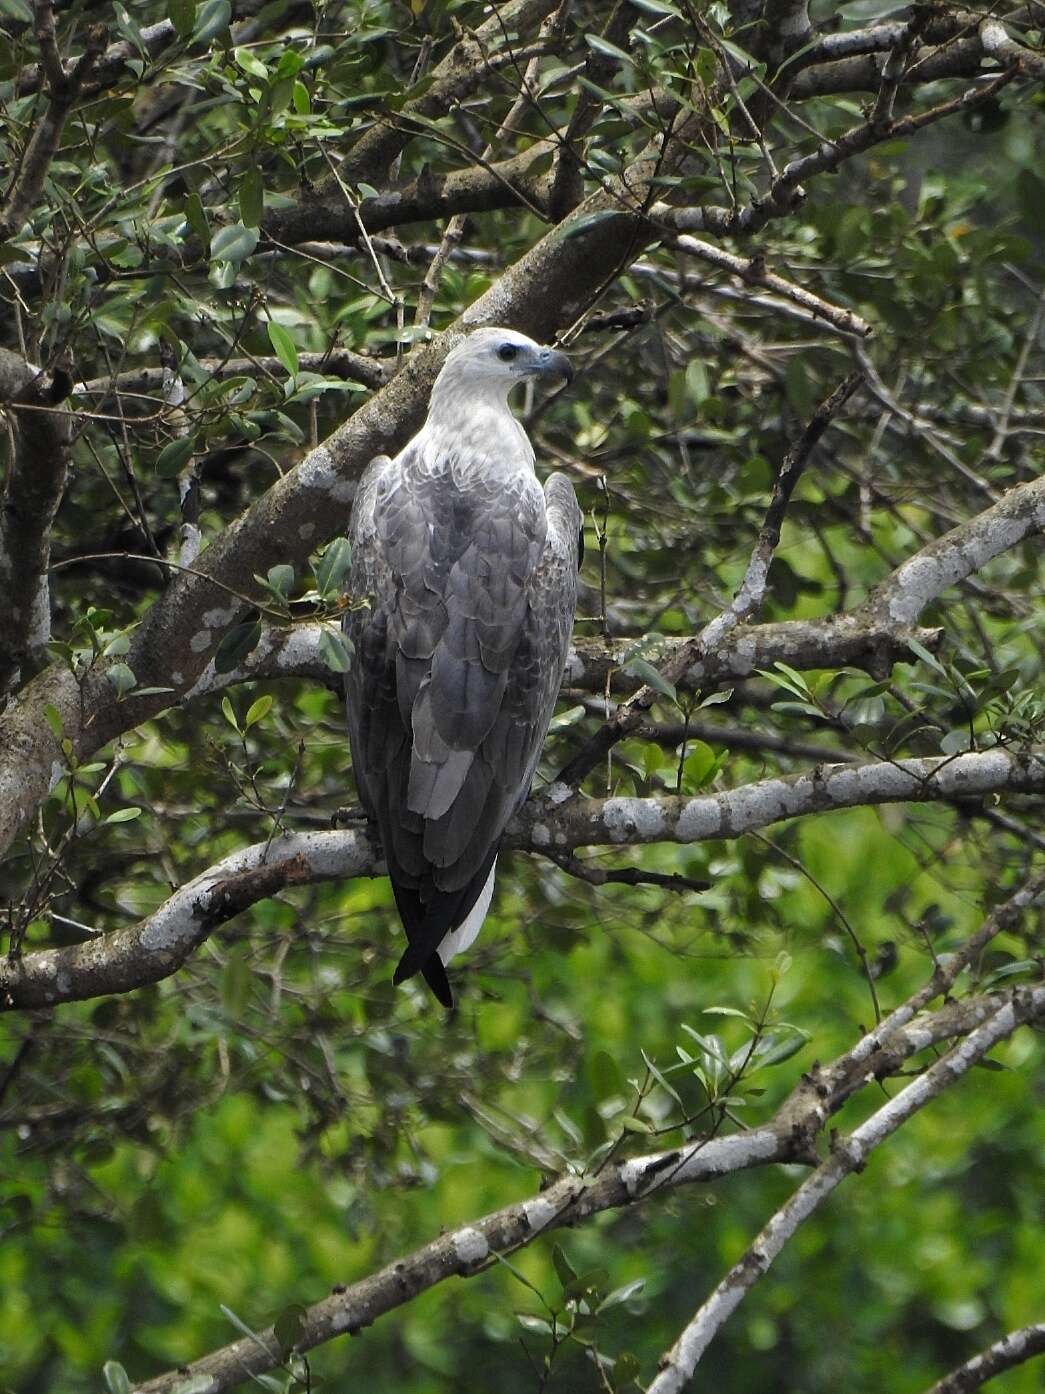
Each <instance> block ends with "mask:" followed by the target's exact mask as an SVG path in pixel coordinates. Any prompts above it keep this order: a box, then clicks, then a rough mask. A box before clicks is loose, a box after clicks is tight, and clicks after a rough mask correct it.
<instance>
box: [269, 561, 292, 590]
mask: <svg viewBox="0 0 1045 1394" xmlns="http://www.w3.org/2000/svg"><path fill="white" fill-rule="evenodd" d="M266 580H267V581H268V583H269V586H270V587H271V588H272V590H274V591H275V592H276V594H277V595H289V594H290V588H291V586H292V585H293V584H294V568H293V567H292V566H287V565H286V563H282V564H281V565H279V566H270V567H269V569H268V572H267V573H266Z"/></svg>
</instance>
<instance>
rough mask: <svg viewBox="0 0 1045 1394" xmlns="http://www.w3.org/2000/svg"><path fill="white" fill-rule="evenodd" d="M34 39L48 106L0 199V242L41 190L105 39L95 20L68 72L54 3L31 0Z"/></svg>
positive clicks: (33, 204) (25, 215)
mask: <svg viewBox="0 0 1045 1394" xmlns="http://www.w3.org/2000/svg"><path fill="white" fill-rule="evenodd" d="M35 9H36V40H37V43H38V44H39V45H40V52H41V57H42V67H43V70H44V73H45V74H46V79H47V105H46V107H45V109H44V112H43V114H42V115H41V116H39V117H37V119H36V121H35V122H34V123H33V133H32V135H31V136H30V138H29V144H28V145H27V147H26V149H25V151H24V153H23V155H22V160H21V164H20V165H19V168H18V172H17V174H16V175H15V177H14V179H13V180H12V181H11V186H10V188H9V189H8V191H7V193H6V194H5V195H4V198H3V200H2V202H0V243H3V242H6V241H7V240H8V239H9V238H11V237H14V236H15V234H16V233H18V232H20V231H21V229H22V225H23V224H24V223H25V221H26V220H27V218H28V217H29V215H30V213H31V212H32V211H33V209H34V208H35V207H36V205H37V203H38V202H39V200H40V195H41V193H42V192H43V187H44V180H45V179H46V178H47V171H48V170H49V169H50V167H51V161H52V160H53V159H54V156H55V152H56V151H57V149H58V146H59V144H60V143H61V139H62V131H63V129H64V127H65V119H66V117H67V116H68V115H69V112H70V111H71V110H72V108H73V106H74V105H75V104H76V101H77V98H78V97H79V95H80V93H81V91H82V90H83V87H84V83H85V82H86V80H87V77H88V76H89V74H90V72H91V69H92V68H93V67H94V64H95V62H96V60H97V58H98V55H99V53H100V52H101V50H102V46H103V45H104V43H105V29H104V28H103V27H102V26H101V25H96V26H95V27H94V28H92V29H90V30H88V33H87V44H86V47H85V48H84V51H83V53H82V54H81V55H80V57H79V58H77V59H76V61H75V62H74V63H73V64H72V65H71V67H70V68H69V71H68V72H66V70H65V69H64V68H63V67H62V60H61V56H60V54H59V52H58V42H57V39H56V38H55V29H54V6H53V5H52V4H50V3H48V0H36V6H35Z"/></svg>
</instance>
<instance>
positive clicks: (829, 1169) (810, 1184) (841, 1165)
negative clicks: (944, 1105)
mask: <svg viewBox="0 0 1045 1394" xmlns="http://www.w3.org/2000/svg"><path fill="white" fill-rule="evenodd" d="M1043 1015H1045V987H1038V988H1029V989H1025V990H1022V991H1020V992H1016V993H1014V994H1013V996H1012V998H1011V999H1009V1000H1005V999H1002V1001H1001V1002H1000V1003H999V1004H998V1006H997V1008H996V1010H995V1011H994V1012H992V1014H991V1015H990V1016H988V1018H987V1019H986V1021H984V1022H983V1024H982V1025H981V1026H978V1027H977V1028H976V1029H975V1030H974V1031H973V1032H972V1033H971V1034H970V1035H968V1036H967V1037H966V1038H965V1039H964V1040H963V1041H961V1042H960V1043H959V1044H958V1045H956V1046H954V1047H953V1049H951V1050H950V1051H948V1053H947V1054H946V1055H945V1056H943V1057H942V1059H940V1060H937V1061H936V1062H935V1064H933V1065H931V1066H930V1067H929V1069H927V1070H926V1071H925V1073H924V1074H922V1075H919V1076H918V1078H917V1079H914V1080H912V1081H911V1083H910V1084H908V1085H907V1086H906V1087H905V1088H904V1089H902V1090H901V1091H900V1092H899V1093H898V1094H897V1095H896V1096H895V1097H894V1098H892V1099H890V1100H889V1102H888V1103H887V1104H885V1105H884V1106H883V1107H882V1108H880V1109H878V1111H877V1112H876V1113H874V1114H872V1116H871V1117H870V1118H869V1119H868V1120H867V1121H866V1122H865V1123H862V1124H861V1125H860V1127H858V1128H856V1129H854V1130H853V1132H851V1133H850V1134H849V1136H848V1137H836V1138H835V1139H833V1141H832V1155H831V1157H830V1158H829V1159H828V1160H827V1161H826V1162H824V1163H823V1164H822V1165H821V1166H820V1167H818V1168H817V1170H816V1171H815V1172H814V1173H813V1174H812V1176H810V1177H809V1178H808V1179H807V1180H806V1181H804V1182H803V1183H802V1185H801V1186H800V1187H799V1188H798V1190H797V1191H796V1192H795V1193H794V1195H793V1196H791V1198H790V1199H789V1200H788V1201H787V1202H786V1203H785V1204H784V1205H783V1206H781V1208H780V1209H779V1210H778V1211H777V1213H776V1214H775V1215H774V1216H773V1218H772V1219H771V1220H770V1221H769V1223H768V1224H767V1225H766V1226H765V1228H764V1229H763V1230H762V1232H761V1233H760V1234H759V1235H758V1237H757V1238H756V1239H755V1241H754V1243H753V1244H752V1245H751V1246H750V1248H749V1249H748V1250H747V1252H746V1253H745V1254H744V1256H743V1257H742V1258H741V1259H740V1260H739V1262H738V1263H736V1264H735V1265H734V1266H733V1268H731V1269H730V1271H729V1273H727V1274H726V1276H725V1277H724V1278H723V1279H722V1281H721V1282H720V1283H719V1284H718V1286H717V1287H716V1288H715V1290H714V1292H713V1293H712V1294H711V1296H710V1297H709V1298H708V1299H707V1301H706V1302H704V1303H703V1305H702V1306H701V1307H700V1309H699V1310H698V1311H697V1313H696V1314H695V1316H694V1317H693V1319H692V1320H691V1321H690V1322H689V1323H688V1324H687V1325H686V1327H685V1328H684V1330H683V1331H682V1333H681V1334H680V1336H679V1338H678V1340H677V1341H676V1342H675V1344H674V1345H673V1346H672V1347H671V1349H670V1350H669V1351H668V1352H667V1353H666V1354H665V1355H664V1356H663V1357H662V1358H661V1361H660V1365H659V1371H658V1374H657V1377H656V1379H655V1380H654V1381H653V1383H652V1384H650V1385H649V1386H648V1389H647V1394H679V1391H681V1390H682V1389H683V1388H684V1387H685V1386H686V1385H687V1384H688V1383H689V1381H690V1379H692V1377H693V1373H694V1371H695V1370H696V1367H697V1365H698V1364H699V1362H700V1360H701V1357H702V1356H703V1354H704V1352H705V1351H706V1350H707V1348H708V1346H709V1345H710V1343H711V1341H712V1340H713V1339H714V1337H715V1335H716V1334H717V1333H718V1331H719V1330H720V1329H721V1327H722V1326H723V1325H724V1323H725V1322H726V1321H727V1320H728V1318H729V1317H730V1316H731V1315H732V1314H733V1312H735V1311H736V1309H737V1307H739V1305H740V1303H741V1302H742V1301H743V1300H744V1298H745V1297H746V1296H747V1295H748V1293H749V1292H750V1291H751V1289H752V1288H753V1287H754V1285H755V1283H757V1282H758V1280H759V1279H760V1278H761V1277H762V1276H763V1274H765V1273H766V1272H767V1271H768V1269H769V1267H770V1265H771V1264H772V1262H773V1260H774V1259H775V1258H777V1256H778V1255H779V1254H780V1252H781V1250H782V1249H783V1248H784V1246H785V1244H787V1243H788V1241H789V1240H790V1239H792V1238H793V1237H794V1235H795V1234H796V1232H797V1231H798V1229H799V1228H800V1227H801V1225H803V1224H804V1223H805V1221H806V1220H808V1219H809V1217H810V1215H812V1214H813V1213H814V1212H815V1211H816V1210H817V1209H818V1208H819V1207H820V1206H821V1205H822V1204H823V1202H824V1201H825V1200H827V1198H828V1197H829V1196H830V1195H831V1193H832V1192H833V1191H834V1190H835V1189H836V1188H837V1187H838V1186H839V1184H840V1183H841V1182H842V1181H844V1180H845V1178H846V1177H847V1176H849V1175H851V1174H852V1173H853V1172H856V1171H862V1170H863V1168H864V1166H865V1165H866V1162H867V1158H868V1157H869V1156H870V1154H871V1153H872V1152H873V1151H874V1150H875V1149H876V1148H878V1147H880V1146H881V1144H882V1143H883V1142H886V1141H887V1140H888V1139H889V1138H890V1137H892V1135H893V1133H895V1132H896V1131H897V1129H898V1128H900V1127H902V1126H903V1124H904V1123H906V1122H907V1121H908V1120H909V1119H910V1118H913V1117H914V1115H915V1114H916V1113H918V1112H919V1111H920V1110H921V1109H923V1108H924V1107H925V1105H926V1104H928V1103H930V1102H931V1101H932V1100H933V1099H935V1098H937V1097H938V1096H939V1095H940V1094H942V1093H943V1092H944V1091H945V1090H946V1089H948V1088H950V1086H951V1085H953V1084H955V1083H957V1081H958V1080H959V1079H961V1078H962V1077H963V1075H965V1074H966V1073H967V1072H968V1071H969V1070H970V1069H971V1068H972V1066H973V1065H975V1064H976V1063H977V1062H978V1061H980V1060H982V1059H983V1057H984V1056H985V1055H986V1054H987V1052H988V1051H990V1050H992V1049H993V1048H994V1047H995V1046H996V1045H998V1044H999V1042H1001V1041H1004V1040H1007V1039H1008V1037H1009V1036H1011V1035H1012V1033H1013V1031H1015V1030H1016V1028H1017V1027H1018V1026H1021V1025H1024V1024H1026V1023H1027V1022H1030V1021H1037V1020H1040V1019H1041V1018H1042V1016H1043Z"/></svg>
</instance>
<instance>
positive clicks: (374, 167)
mask: <svg viewBox="0 0 1045 1394" xmlns="http://www.w3.org/2000/svg"><path fill="white" fill-rule="evenodd" d="M559 3H560V0H509V3H507V4H502V5H498V6H497V8H496V10H495V12H494V13H493V14H492V15H491V16H490V18H489V19H487V20H485V21H484V22H483V23H482V24H481V25H480V26H479V27H478V29H476V30H475V32H474V33H469V32H465V33H462V34H461V37H460V38H459V40H458V41H457V43H456V44H455V45H454V47H453V48H452V49H451V50H450V52H449V53H448V54H447V56H446V57H445V58H444V59H443V60H442V62H441V63H439V64H437V65H436V67H435V68H434V69H433V70H432V72H431V73H430V74H429V78H430V81H429V82H428V86H427V88H426V90H425V91H424V93H423V94H422V95H421V96H419V97H416V98H412V99H411V100H410V101H407V102H405V103H404V104H403V106H402V108H401V109H400V110H399V111H398V112H397V113H396V115H395V121H394V124H393V123H389V122H383V121H380V120H379V121H378V123H377V124H375V125H374V126H372V127H371V128H370V130H368V131H366V132H365V133H364V134H363V135H362V136H360V138H359V140H358V141H356V143H355V145H353V146H352V148H351V150H349V152H348V153H347V155H346V156H345V157H344V159H343V160H342V161H341V164H340V168H339V171H338V172H339V174H340V176H341V178H342V179H344V180H345V181H346V182H347V183H350V184H354V183H357V182H358V181H359V180H360V179H366V180H370V181H371V182H373V180H374V179H375V178H378V177H380V176H381V175H383V174H384V173H385V172H386V171H387V169H388V166H389V165H390V164H391V163H392V161H393V160H394V159H395V157H396V156H397V155H398V154H399V153H400V151H401V150H403V149H404V147H405V146H406V145H407V143H408V142H409V140H410V139H411V137H412V136H413V135H414V133H415V131H416V130H417V129H418V128H417V127H415V126H412V125H411V124H410V120H409V118H410V117H411V116H419V117H422V118H424V119H425V120H426V121H430V120H432V119H434V118H436V117H439V116H444V115H445V114H446V112H447V111H449V110H450V107H451V106H452V105H453V104H454V103H455V102H459V101H461V100H462V98H464V97H467V96H469V95H470V94H471V93H472V92H474V91H476V89H477V88H478V87H479V86H480V84H481V83H482V82H483V81H484V80H487V79H488V78H489V76H490V73H491V69H492V68H493V67H494V66H495V64H494V61H493V60H492V58H491V50H499V51H500V54H501V55H502V56H501V57H499V59H498V63H499V65H502V66H503V64H504V63H506V62H513V61H514V55H513V54H512V51H511V46H510V44H508V43H507V41H506V38H505V36H506V35H508V34H514V33H521V32H522V31H523V30H525V29H528V28H531V27H532V26H533V25H535V24H539V23H540V22H541V20H543V19H546V18H547V17H548V15H549V14H550V13H551V12H552V10H554V9H555V8H556V6H557V5H558V4H559ZM421 129H422V130H423V129H424V127H423V126H422V127H421Z"/></svg>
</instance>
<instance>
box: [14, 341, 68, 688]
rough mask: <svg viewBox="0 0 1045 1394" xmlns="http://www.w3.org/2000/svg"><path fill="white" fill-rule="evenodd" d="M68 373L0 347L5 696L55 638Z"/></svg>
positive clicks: (65, 457) (65, 459) (64, 476)
mask: <svg viewBox="0 0 1045 1394" xmlns="http://www.w3.org/2000/svg"><path fill="white" fill-rule="evenodd" d="M69 387H70V382H69V377H68V374H66V373H64V372H61V371H59V372H57V373H55V374H54V375H53V376H50V375H48V374H46V373H42V372H40V371H39V370H38V369H36V368H34V367H32V366H31V365H30V364H28V363H26V362H24V360H23V359H21V358H19V357H17V355H15V354H13V353H9V352H8V351H7V349H0V408H5V409H6V412H7V416H8V424H9V430H8V431H7V432H6V433H5V434H6V436H7V443H8V444H9V447H10V448H9V452H8V453H9V455H10V458H9V460H8V462H7V469H6V478H5V480H4V486H3V494H2V495H0V595H2V596H3V602H2V603H0V694H3V693H4V692H6V691H7V689H8V687H9V686H10V685H11V683H12V682H14V681H15V680H16V678H17V675H18V672H19V669H20V667H21V665H22V663H23V661H24V660H25V658H26V657H27V655H28V654H29V653H30V652H31V651H38V650H40V649H42V648H43V646H44V644H46V643H47V641H48V640H49V639H50V637H51V605H50V588H49V586H48V583H47V565H48V560H49V557H50V545H51V544H50V534H51V523H52V522H53V520H54V515H55V513H56V512H57V510H58V504H59V502H60V500H61V497H62V494H63V492H64V490H65V482H66V478H67V476H68V472H69V443H70V421H69V415H68V413H67V412H66V411H64V410H63V409H61V408H60V407H59V403H60V402H61V401H62V400H63V398H64V397H65V396H66V395H67V393H68V391H69Z"/></svg>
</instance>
